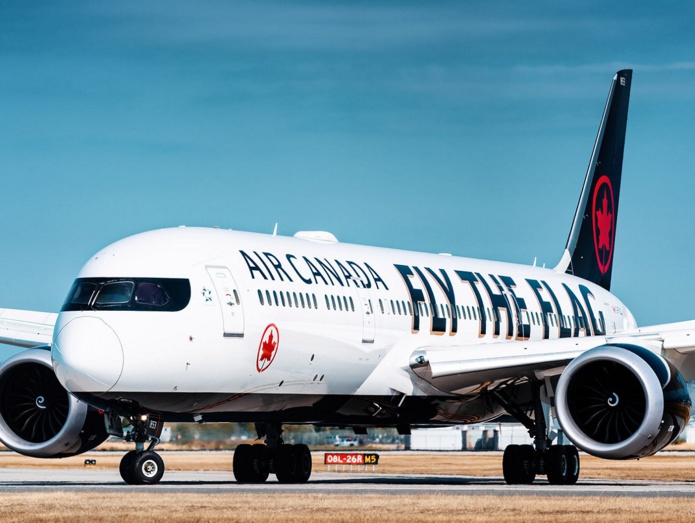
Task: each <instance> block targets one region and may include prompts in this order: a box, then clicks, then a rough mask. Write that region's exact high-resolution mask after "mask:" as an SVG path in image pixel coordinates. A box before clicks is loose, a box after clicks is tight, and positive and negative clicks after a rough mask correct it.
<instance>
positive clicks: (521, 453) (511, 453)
mask: <svg viewBox="0 0 695 523" xmlns="http://www.w3.org/2000/svg"><path fill="white" fill-rule="evenodd" d="M502 472H503V474H504V480H505V481H506V482H507V484H509V485H526V484H529V483H533V480H534V479H536V451H535V450H534V448H533V446H532V445H509V446H507V448H506V449H505V450H504V456H503V457H502Z"/></svg>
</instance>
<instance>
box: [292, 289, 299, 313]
mask: <svg viewBox="0 0 695 523" xmlns="http://www.w3.org/2000/svg"><path fill="white" fill-rule="evenodd" d="M292 296H293V297H294V306H295V308H297V309H298V308H299V301H298V300H297V293H296V292H293V293H292Z"/></svg>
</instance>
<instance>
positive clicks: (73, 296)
mask: <svg viewBox="0 0 695 523" xmlns="http://www.w3.org/2000/svg"><path fill="white" fill-rule="evenodd" d="M96 290H97V285H96V283H90V282H87V281H81V282H75V284H74V285H73V286H72V289H70V295H69V296H68V300H69V301H70V303H74V304H75V305H87V304H88V303H89V302H90V300H91V299H92V296H93V295H94V291H96Z"/></svg>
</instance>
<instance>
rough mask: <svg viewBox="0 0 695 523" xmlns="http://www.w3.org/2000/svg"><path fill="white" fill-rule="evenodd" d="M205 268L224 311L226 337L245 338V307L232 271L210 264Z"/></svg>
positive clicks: (224, 332)
mask: <svg viewBox="0 0 695 523" xmlns="http://www.w3.org/2000/svg"><path fill="white" fill-rule="evenodd" d="M205 268H206V269H207V271H208V274H209V275H210V279H211V280H212V284H213V286H214V288H215V294H216V295H217V302H218V303H219V306H220V311H221V312H222V324H223V333H222V335H223V336H224V337H225V338H243V337H244V308H243V306H242V305H243V304H242V303H241V296H240V294H239V289H238V287H237V284H236V282H235V281H234V277H233V276H232V273H231V272H230V271H229V269H227V267H221V266H213V265H209V266H206V267H205Z"/></svg>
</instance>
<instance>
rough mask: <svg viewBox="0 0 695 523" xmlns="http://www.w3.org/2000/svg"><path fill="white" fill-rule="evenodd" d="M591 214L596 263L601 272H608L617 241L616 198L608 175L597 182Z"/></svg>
mask: <svg viewBox="0 0 695 523" xmlns="http://www.w3.org/2000/svg"><path fill="white" fill-rule="evenodd" d="M591 214H592V219H593V228H594V250H595V252H596V263H597V264H598V268H599V270H600V271H601V274H606V273H607V272H608V269H610V267H611V262H612V260H613V244H614V242H615V200H614V199H613V185H612V184H611V181H610V179H609V178H608V176H605V175H604V176H601V177H600V178H599V179H598V182H596V186H595V187H594V198H593V205H592V213H591Z"/></svg>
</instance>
